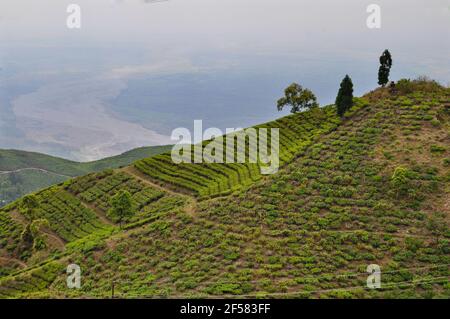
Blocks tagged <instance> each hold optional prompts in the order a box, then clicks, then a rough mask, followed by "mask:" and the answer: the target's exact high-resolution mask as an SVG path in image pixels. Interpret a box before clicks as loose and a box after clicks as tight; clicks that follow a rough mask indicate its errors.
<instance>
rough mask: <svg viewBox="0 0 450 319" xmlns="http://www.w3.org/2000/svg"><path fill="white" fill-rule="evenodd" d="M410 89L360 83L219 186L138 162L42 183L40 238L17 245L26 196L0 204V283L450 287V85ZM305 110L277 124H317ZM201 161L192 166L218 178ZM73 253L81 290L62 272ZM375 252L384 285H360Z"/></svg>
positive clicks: (10, 286) (178, 292)
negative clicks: (354, 94) (249, 172)
mask: <svg viewBox="0 0 450 319" xmlns="http://www.w3.org/2000/svg"><path fill="white" fill-rule="evenodd" d="M414 89H415V90H414V91H413V92H411V93H409V94H408V95H401V94H396V95H391V94H390V93H389V92H388V91H387V90H384V89H380V90H377V91H375V92H372V93H371V94H368V95H366V96H364V97H363V98H362V99H361V100H360V101H359V103H358V105H357V106H356V107H355V108H354V110H353V111H352V112H351V113H350V114H347V118H345V119H344V120H343V121H338V122H335V126H334V127H332V128H331V127H330V129H328V130H319V131H317V132H316V133H315V134H313V135H312V136H308V137H307V138H304V137H303V135H301V134H299V136H293V137H297V138H298V139H300V140H302V139H306V140H308V141H310V142H309V144H308V145H306V146H305V147H304V148H294V146H292V144H290V145H288V144H284V146H283V147H285V148H286V147H287V148H288V149H282V153H285V154H286V153H288V152H290V153H291V154H292V156H291V157H290V158H287V157H286V158H287V160H286V161H285V165H284V166H283V168H282V169H281V170H280V171H279V172H278V173H277V174H275V175H272V176H266V177H259V178H258V179H257V181H255V182H252V183H247V181H244V182H242V180H237V181H236V183H235V185H240V186H239V187H237V188H232V191H231V192H229V193H228V195H227V193H220V194H221V195H226V196H221V197H219V198H212V199H209V198H202V197H201V196H199V195H200V194H199V193H197V194H196V193H195V192H189V191H188V192H185V189H184V188H183V187H184V186H183V185H176V187H174V185H175V183H174V182H173V181H172V180H170V179H167V178H166V177H165V176H156V174H153V173H152V174H150V175H146V174H145V173H143V172H141V171H139V170H137V169H136V167H137V166H138V165H139V164H138V163H139V162H138V163H136V164H135V166H134V167H127V168H123V169H119V170H114V171H106V172H101V173H94V174H90V175H87V176H83V177H79V178H75V179H73V180H71V181H69V182H66V183H65V184H64V185H63V186H61V187H53V188H50V189H48V190H45V191H42V192H40V193H39V194H38V197H39V199H40V202H41V207H40V209H39V216H40V217H45V218H46V219H47V220H48V221H49V226H48V227H47V228H43V229H42V231H41V236H42V237H43V238H44V239H45V242H46V244H47V245H46V248H43V249H41V250H36V249H29V248H28V249H27V248H24V247H23V246H24V244H23V242H22V241H21V239H20V233H21V231H22V230H23V228H24V226H25V225H26V224H27V223H28V221H27V220H26V217H25V216H24V215H22V214H21V213H20V210H19V209H18V208H17V207H18V205H17V204H18V203H14V204H12V205H10V206H8V207H6V208H5V209H4V210H3V211H1V212H0V230H1V232H0V253H1V254H0V256H1V260H0V265H1V268H0V269H1V270H2V271H1V272H0V276H1V274H3V276H2V277H0V297H36V296H51V297H69V296H87V297H106V296H109V295H110V291H111V282H112V281H114V282H115V291H116V294H117V295H119V296H121V297H126V298H133V297H196V296H204V297H213V296H222V297H224V296H225V297H243V298H246V297H259V296H266V297H274V298H284V297H335V298H355V297H364V298H367V297H380V296H384V297H393V298H404V297H444V298H449V296H450V286H449V276H450V267H449V265H450V250H449V239H450V232H449V227H448V225H449V216H450V211H449V209H450V167H449V162H450V160H449V157H450V125H449V123H450V103H449V101H450V90H448V89H441V88H433V89H432V90H429V89H426V90H425V89H424V88H422V87H420V86H419V87H417V88H414ZM320 112H323V113H322V114H326V112H328V110H327V109H325V110H321V111H320ZM303 116H307V117H308V116H310V114H309V115H308V114H303V115H302V118H303ZM330 116H331V114H330ZM299 118H300V117H298V116H291V117H287V118H285V119H284V120H283V121H286V125H284V126H282V127H281V128H280V129H281V130H286V127H296V126H302V125H308V126H310V125H311V123H306V122H297V120H298V119H299ZM279 122H280V121H279ZM288 122H290V123H288ZM267 125H268V126H269V125H270V123H269V124H267ZM320 125H321V124H320V123H318V124H317V126H320ZM299 131H308V130H303V129H300V130H299ZM287 134H293V132H292V133H289V132H284V133H282V134H281V135H282V136H283V135H285V136H286V135H287ZM307 135H308V133H307ZM164 161H165V160H164V158H162V159H161V162H164ZM164 163H165V164H164V165H167V166H165V167H164V169H165V170H164V172H165V173H167V175H170V174H168V173H170V171H172V172H173V173H172V174H173V175H174V176H178V177H180V173H181V172H179V171H176V170H177V168H175V167H171V165H170V164H167V162H164ZM192 165H194V164H192ZM221 165H222V166H225V167H223V168H222V169H224V170H225V169H231V168H229V167H226V166H227V165H228V164H221ZM200 169H201V167H198V166H195V167H190V168H188V169H187V170H188V171H189V174H193V176H194V177H195V176H199V178H200V177H201V178H202V180H203V184H204V185H209V184H211V183H215V182H216V181H217V178H216V176H215V175H212V176H211V177H210V179H208V178H207V174H202V172H200V171H199V170H200ZM175 172H176V173H175ZM196 172H197V173H196ZM188 177H190V176H188V175H182V176H181V177H180V178H181V180H187V179H188ZM174 180H177V181H179V180H180V179H178V178H177V179H174ZM228 185H230V183H228ZM208 188H210V187H209V186H208ZM121 189H126V190H129V191H130V192H131V193H132V196H133V198H134V211H136V212H137V213H136V215H135V216H134V217H133V218H132V219H131V220H130V221H129V222H128V223H127V224H126V225H124V226H123V228H119V227H118V226H117V225H115V224H114V223H113V222H112V221H111V220H109V219H108V218H107V217H106V212H107V211H108V208H109V199H110V198H111V196H113V195H114V194H115V193H117V191H119V190H121ZM217 189H218V188H216V190H217ZM186 193H187V195H186ZM195 195H196V196H195ZM209 195H214V193H213V192H210V193H209ZM73 262H75V263H76V264H78V265H80V267H81V269H82V274H83V275H82V288H81V289H80V290H70V289H68V288H67V287H66V285H65V279H66V277H65V276H66V275H65V268H66V267H67V265H68V264H69V263H73ZM369 264H378V265H379V266H380V267H381V270H382V286H381V287H382V288H381V289H377V290H370V289H367V288H366V286H365V284H366V279H367V275H368V274H367V273H366V267H367V266H368V265H369Z"/></svg>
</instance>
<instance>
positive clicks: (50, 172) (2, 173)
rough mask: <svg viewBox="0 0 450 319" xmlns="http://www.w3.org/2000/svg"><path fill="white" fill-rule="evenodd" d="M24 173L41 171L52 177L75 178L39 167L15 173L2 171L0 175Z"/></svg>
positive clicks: (23, 169) (17, 170) (22, 169)
mask: <svg viewBox="0 0 450 319" xmlns="http://www.w3.org/2000/svg"><path fill="white" fill-rule="evenodd" d="M24 171H39V172H43V173H47V174H52V175H56V176H61V177H65V178H73V176H69V175H64V174H59V173H55V172H52V171H48V170H46V169H43V168H37V167H27V168H20V169H16V170H14V171H0V175H7V174H13V173H20V172H24Z"/></svg>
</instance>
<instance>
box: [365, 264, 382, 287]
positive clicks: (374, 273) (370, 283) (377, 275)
mask: <svg viewBox="0 0 450 319" xmlns="http://www.w3.org/2000/svg"><path fill="white" fill-rule="evenodd" d="M367 272H368V273H369V274H370V275H369V276H368V277H367V288H369V289H380V288H381V267H380V266H378V265H377V264H371V265H369V266H367Z"/></svg>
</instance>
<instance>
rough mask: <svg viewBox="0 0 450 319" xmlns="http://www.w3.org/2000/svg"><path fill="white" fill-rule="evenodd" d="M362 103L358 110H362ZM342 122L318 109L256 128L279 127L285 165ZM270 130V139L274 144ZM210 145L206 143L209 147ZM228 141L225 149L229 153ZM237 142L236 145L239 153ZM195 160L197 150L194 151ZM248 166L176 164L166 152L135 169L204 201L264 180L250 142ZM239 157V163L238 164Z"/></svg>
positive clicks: (281, 155) (166, 185)
mask: <svg viewBox="0 0 450 319" xmlns="http://www.w3.org/2000/svg"><path fill="white" fill-rule="evenodd" d="M363 103H364V102H363V101H358V103H357V105H356V106H355V109H356V108H359V107H362V105H363ZM339 122H340V120H339V118H338V117H336V115H335V111H334V109H333V108H332V107H325V108H322V109H316V110H313V111H311V112H304V113H298V114H293V115H290V116H286V117H283V118H281V119H278V120H276V121H273V122H268V123H264V124H261V125H258V126H255V127H254V128H255V129H259V128H266V129H271V128H278V129H279V132H280V138H279V144H280V154H279V156H280V164H281V165H284V164H286V163H289V162H290V161H292V160H293V159H294V158H295V157H297V156H299V155H300V154H301V151H302V150H304V149H305V148H306V147H307V146H309V145H311V144H312V143H313V141H314V139H315V138H316V137H317V136H321V135H322V134H324V133H327V132H330V131H331V130H333V129H335V128H336V127H337V125H338V124H339ZM270 136H271V135H270V130H268V140H269V141H270ZM209 143H210V142H204V143H203V148H205V147H206V146H207V145H208V144H209ZM225 143H226V138H224V146H223V149H224V150H226V144H225ZM236 151H237V143H236V144H235V152H236ZM191 154H192V157H193V154H194V149H193V148H192V152H191ZM245 155H246V159H247V160H246V162H245V163H225V164H220V163H198V164H194V163H192V164H191V163H181V164H176V163H174V162H173V160H172V158H171V154H170V153H164V154H161V155H157V156H154V157H151V158H148V159H144V160H141V161H138V162H136V163H135V164H134V165H135V167H136V168H137V169H138V170H140V171H141V172H143V173H144V174H146V175H147V176H148V177H149V178H150V179H151V180H153V181H154V182H156V183H159V184H161V185H163V186H165V187H169V188H172V189H175V190H177V191H181V192H187V193H188V194H193V195H194V196H197V197H200V198H202V199H205V198H211V197H214V196H219V195H221V196H224V195H229V194H231V193H232V192H233V191H235V190H238V189H240V188H242V187H243V186H248V185H251V184H252V183H254V182H255V181H257V180H259V179H261V177H262V175H261V170H260V166H261V165H262V164H261V163H255V164H253V163H251V162H250V161H249V160H248V159H249V156H250V155H249V141H248V139H247V140H246V151H245ZM236 157H237V156H236V155H235V161H236Z"/></svg>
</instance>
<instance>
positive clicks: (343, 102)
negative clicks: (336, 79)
mask: <svg viewBox="0 0 450 319" xmlns="http://www.w3.org/2000/svg"><path fill="white" fill-rule="evenodd" d="M335 104H336V108H337V114H338V115H339V116H340V117H342V116H344V114H345V112H346V111H348V110H349V109H350V108H351V107H352V105H353V82H352V79H351V78H350V77H349V76H348V75H346V76H345V78H344V79H343V80H342V82H341V87H340V88H339V92H338V94H337V96H336V102H335Z"/></svg>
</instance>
